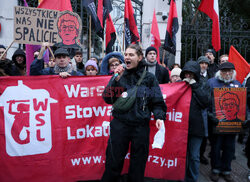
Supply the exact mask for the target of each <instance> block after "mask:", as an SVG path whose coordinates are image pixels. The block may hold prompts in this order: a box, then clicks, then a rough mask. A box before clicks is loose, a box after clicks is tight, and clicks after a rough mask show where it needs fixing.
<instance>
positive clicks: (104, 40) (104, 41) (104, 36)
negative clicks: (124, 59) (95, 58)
mask: <svg viewBox="0 0 250 182" xmlns="http://www.w3.org/2000/svg"><path fill="white" fill-rule="evenodd" d="M106 29H107V26H106V25H105V29H104V32H105V33H104V34H103V40H102V57H104V49H105V43H106V41H107V40H106V33H107V32H106Z"/></svg>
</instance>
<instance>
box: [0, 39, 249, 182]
mask: <svg viewBox="0 0 250 182" xmlns="http://www.w3.org/2000/svg"><path fill="white" fill-rule="evenodd" d="M48 46H49V45H48V44H46V43H45V44H43V45H42V46H41V49H40V50H39V51H36V52H35V53H34V61H33V62H32V64H31V66H30V75H59V76H60V77H62V78H66V77H69V76H71V75H72V76H83V75H85V76H95V75H114V73H120V72H121V73H123V72H124V73H123V74H124V75H119V76H118V77H116V78H115V80H114V79H113V80H112V79H111V81H110V82H109V84H110V85H115V84H117V83H116V82H118V81H119V80H120V79H121V81H119V83H120V84H128V83H130V84H132V85H135V84H136V83H137V81H138V79H135V77H136V76H135V75H136V74H138V75H140V76H142V74H143V69H144V68H145V70H146V71H147V74H146V77H145V79H146V80H147V81H145V83H144V82H143V84H145V86H147V85H152V84H154V86H155V87H157V88H158V84H168V83H170V84H175V83H176V82H181V81H184V82H186V83H187V84H189V85H190V87H191V90H192V96H191V103H190V112H189V130H188V146H187V165H186V177H185V181H187V182H189V181H190V182H191V181H193V182H195V181H197V180H198V176H199V165H200V163H202V164H204V165H208V164H209V163H210V165H211V175H210V179H211V180H212V181H218V180H219V178H220V177H223V178H224V180H225V181H228V182H232V181H233V178H232V175H231V171H232V169H231V163H232V160H233V159H235V140H236V134H215V133H213V128H214V127H216V125H217V124H218V123H219V120H218V119H217V118H216V115H215V111H214V108H213V105H214V103H213V102H214V101H213V88H224V87H228V88H233V87H235V88H239V87H247V100H248V101H249V100H250V98H249V97H250V79H249V77H250V74H248V76H247V77H246V78H245V80H244V82H243V84H241V83H240V82H238V81H237V80H236V74H237V73H236V71H235V66H236V65H233V64H232V63H230V62H228V55H227V54H223V55H221V56H220V57H219V60H218V64H217V63H216V52H215V51H214V50H213V49H208V50H207V51H206V52H205V54H204V55H203V56H200V57H199V58H198V59H197V61H188V62H186V63H185V65H184V66H183V68H182V69H181V67H180V65H179V64H173V65H171V66H170V68H168V67H164V66H162V65H161V63H159V62H158V61H157V55H158V54H159V53H158V52H157V50H156V49H155V48H154V47H148V48H147V49H146V51H145V56H144V58H143V54H142V52H141V51H140V50H139V48H138V47H139V46H138V47H136V46H133V45H132V46H130V47H129V48H128V49H126V52H125V56H123V55H122V54H121V53H119V52H111V53H109V54H107V55H106V56H105V57H104V58H103V59H98V58H96V57H91V58H89V60H83V51H82V50H80V49H79V50H75V51H74V55H71V54H72V52H71V53H69V52H68V50H67V49H64V48H57V49H56V50H55V52H54V59H53V57H50V59H49V62H45V60H44V58H43V55H44V52H45V50H46V49H47V47H48ZM5 50H6V47H5V46H3V45H0V56H1V60H0V76H23V75H26V54H25V51H24V50H22V49H17V50H16V51H15V52H14V54H13V56H12V59H11V60H9V59H7V57H6V55H7V53H5V54H4V52H5ZM129 51H130V52H129ZM3 54H4V55H3ZM131 56H135V58H131ZM70 57H72V58H70ZM131 60H132V61H131ZM131 67H132V68H133V69H132V68H131ZM124 70H125V71H124ZM131 70H132V71H131ZM132 82H133V83H132ZM209 90H210V92H209ZM148 99H149V98H148ZM104 100H105V101H106V102H107V103H110V104H112V103H111V101H110V100H109V98H107V97H104ZM136 102H142V101H141V100H139V99H138V100H137V101H136ZM143 102H144V101H143ZM147 104H149V105H150V104H151V106H150V107H149V108H150V109H151V111H153V112H154V114H155V117H157V118H156V119H159V120H165V117H162V113H161V112H166V111H165V110H166V108H165V107H166V106H165V104H163V102H162V100H156V99H155V98H151V99H149V100H148V103H147ZM157 104H159V105H161V106H159V107H158V108H157V107H156V109H154V108H153V107H154V106H155V105H157ZM249 104H250V102H248V109H249V108H250V105H249ZM143 107H144V106H143ZM152 109H153V110H152ZM134 112H135V113H132V114H131V113H130V114H127V115H120V114H117V113H116V111H114V112H113V114H114V115H116V116H117V117H115V120H116V123H118V125H119V127H121V128H124V133H123V132H121V130H118V129H117V128H116V127H117V126H111V127H112V128H114V129H113V130H114V132H113V135H114V136H115V137H114V138H116V139H117V140H118V145H117V146H115V145H113V147H115V148H116V150H117V153H122V155H120V156H117V157H118V158H123V159H124V153H126V150H127V149H128V142H129V140H125V139H124V138H126V136H127V135H128V133H129V135H132V134H131V133H133V132H135V131H134V130H133V129H132V128H130V125H133V122H135V121H138V122H139V121H142V120H143V119H145V118H141V117H142V116H141V115H139V114H138V115H137V113H136V112H140V111H139V110H138V108H134ZM148 112H149V110H148ZM248 112H249V110H248ZM124 117H127V118H130V119H127V122H128V124H123V123H122V122H121V120H122V118H123V119H124ZM246 117H247V116H246ZM131 118H132V120H131ZM148 119H149V118H147V119H146V120H148ZM131 123H132V124H131ZM137 125H140V123H139V124H138V123H137V124H136V126H137ZM242 125H243V127H244V128H245V130H244V131H245V134H244V135H241V137H243V139H242V141H243V143H244V145H245V146H246V147H245V149H244V150H245V153H246V156H247V159H248V161H247V165H248V167H249V173H248V180H249V181H250V137H249V128H248V127H249V122H247V120H246V121H243V124H242ZM158 127H159V123H158ZM115 129H116V131H115ZM143 131H148V128H147V127H145V128H141V130H140V131H139V133H140V134H141V135H145V138H141V139H140V140H138V141H136V142H139V143H143V144H145V145H143V147H146V148H148V142H149V141H148V133H143ZM122 134H124V135H123V138H121V137H120V136H121V135H122ZM247 137H248V139H247ZM123 139H124V140H123ZM121 144H122V145H124V148H121ZM208 145H210V146H211V151H209V152H208V153H209V156H205V151H206V150H208V147H207V146H208ZM131 148H133V150H139V149H138V145H137V144H136V145H132V146H131ZM110 150H112V147H111V146H108V148H107V159H109V161H108V162H107V163H106V170H105V173H104V176H103V179H102V181H109V180H114V179H118V178H119V176H120V172H121V169H122V166H123V160H121V161H120V163H119V164H116V165H114V164H115V162H114V161H112V160H113V157H112V156H111V153H109V152H110ZM141 152H142V153H139V154H140V155H143V156H144V157H139V158H136V159H134V161H133V162H132V164H131V165H132V166H131V168H132V169H133V170H135V171H136V172H133V173H132V174H131V175H130V177H131V181H138V182H139V181H143V175H144V170H145V164H146V160H147V157H146V156H147V154H148V150H145V151H141ZM208 158H210V161H209V160H208ZM138 161H139V162H138ZM139 164H140V165H139ZM113 170H114V171H113Z"/></svg>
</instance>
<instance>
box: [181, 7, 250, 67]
mask: <svg viewBox="0 0 250 182" xmlns="http://www.w3.org/2000/svg"><path fill="white" fill-rule="evenodd" d="M193 17H194V14H192V13H191V14H189V15H185V17H183V24H182V40H181V42H182V52H181V61H182V65H183V64H184V63H185V62H186V61H188V60H191V59H193V60H197V58H198V57H199V56H201V55H204V54H205V51H206V50H207V49H208V48H212V45H211V35H212V21H211V19H210V18H209V17H207V16H206V15H204V14H202V13H200V14H199V16H198V17H197V19H196V21H195V23H194V24H192V23H191V22H192V19H193ZM220 36H221V50H220V51H218V52H217V55H216V57H217V60H218V57H219V56H220V55H222V54H228V53H229V49H230V46H231V45H233V46H234V47H235V48H236V49H237V50H238V52H239V53H240V54H241V55H242V56H243V57H244V58H245V59H246V60H248V61H250V29H249V25H248V24H247V23H246V20H244V19H242V18H236V17H235V18H232V17H230V16H229V15H228V14H227V13H226V12H225V13H223V14H222V15H220Z"/></svg>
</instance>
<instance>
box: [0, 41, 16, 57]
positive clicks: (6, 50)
mask: <svg viewBox="0 0 250 182" xmlns="http://www.w3.org/2000/svg"><path fill="white" fill-rule="evenodd" d="M14 42H15V40H13V41H12V42H11V44H10V45H9V47H8V48H7V49H5V51H4V53H3V54H2V55H1V57H0V60H1V59H2V58H3V56H4V54H6V52H7V51H8V50H9V49H10V48H11V46H12V44H13V43H14Z"/></svg>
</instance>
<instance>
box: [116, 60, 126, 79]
mask: <svg viewBox="0 0 250 182" xmlns="http://www.w3.org/2000/svg"><path fill="white" fill-rule="evenodd" d="M122 67H123V68H124V69H126V64H124V63H122ZM119 75H120V73H115V74H114V77H113V78H114V79H116V77H118V76H119Z"/></svg>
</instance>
